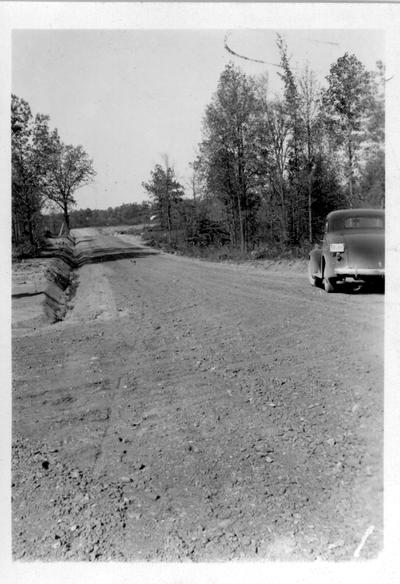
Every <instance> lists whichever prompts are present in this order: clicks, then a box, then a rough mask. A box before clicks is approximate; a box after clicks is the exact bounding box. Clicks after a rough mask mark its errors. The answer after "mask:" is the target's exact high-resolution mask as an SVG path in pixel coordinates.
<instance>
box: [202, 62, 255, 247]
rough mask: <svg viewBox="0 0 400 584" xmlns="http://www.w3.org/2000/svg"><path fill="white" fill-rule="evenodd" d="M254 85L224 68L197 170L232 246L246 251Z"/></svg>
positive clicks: (250, 201) (252, 169)
mask: <svg viewBox="0 0 400 584" xmlns="http://www.w3.org/2000/svg"><path fill="white" fill-rule="evenodd" d="M255 89H256V84H255V81H254V79H252V78H251V77H247V76H246V75H245V74H244V73H243V72H242V71H241V70H240V69H239V68H237V67H235V66H234V65H233V64H229V65H227V66H226V67H225V69H224V71H223V72H222V74H221V76H220V79H219V82H218V87H217V91H216V93H215V94H214V96H213V98H212V101H211V103H210V104H209V105H208V107H207V109H206V113H205V117H204V121H203V141H202V142H201V144H200V164H201V165H202V167H203V172H204V174H205V176H206V179H207V187H208V191H209V192H210V193H213V194H214V196H217V197H218V198H219V199H220V200H221V201H223V203H224V205H225V208H226V211H227V215H228V221H229V223H230V231H231V237H232V241H233V243H236V242H237V241H238V242H239V243H240V248H241V250H242V252H245V251H246V250H247V246H248V243H249V240H250V237H251V228H252V224H253V219H254V211H255V209H256V207H257V203H258V200H259V199H258V197H257V195H256V193H255V189H254V186H255V177H256V173H255V167H256V159H257V154H256V149H255V146H254V145H255V135H256V134H255V130H256V120H257V114H258V113H259V111H258V109H257V98H256V91H255Z"/></svg>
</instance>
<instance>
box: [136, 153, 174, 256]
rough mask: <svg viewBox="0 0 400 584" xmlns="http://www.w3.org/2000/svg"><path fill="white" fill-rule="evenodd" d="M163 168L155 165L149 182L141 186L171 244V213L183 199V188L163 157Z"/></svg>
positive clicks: (166, 159)
mask: <svg viewBox="0 0 400 584" xmlns="http://www.w3.org/2000/svg"><path fill="white" fill-rule="evenodd" d="M163 159H164V167H163V166H161V165H160V164H156V166H155V167H154V169H153V170H152V171H151V180H150V181H149V182H147V183H146V182H143V183H142V186H143V188H144V189H145V191H146V192H147V193H148V195H149V196H150V197H151V198H152V199H153V201H154V203H155V206H156V209H157V211H158V212H159V214H160V222H161V227H163V228H165V227H166V228H167V230H168V241H169V244H170V245H171V243H172V235H171V234H172V228H173V211H174V209H176V208H177V206H178V204H179V203H180V202H181V200H182V197H183V193H184V191H183V187H182V185H181V184H180V183H179V182H178V181H177V180H176V177H175V171H174V168H173V167H172V166H171V165H170V163H169V160H168V156H167V155H164V157H163Z"/></svg>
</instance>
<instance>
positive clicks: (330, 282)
mask: <svg viewBox="0 0 400 584" xmlns="http://www.w3.org/2000/svg"><path fill="white" fill-rule="evenodd" d="M335 283H336V281H335V278H326V277H325V278H324V280H323V284H324V290H325V292H328V294H331V293H332V292H335V291H336V286H335Z"/></svg>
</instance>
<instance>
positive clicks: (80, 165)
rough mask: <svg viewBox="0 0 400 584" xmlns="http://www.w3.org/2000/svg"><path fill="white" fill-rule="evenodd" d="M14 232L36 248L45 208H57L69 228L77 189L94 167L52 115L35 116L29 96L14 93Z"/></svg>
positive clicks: (16, 240) (89, 177) (16, 237)
mask: <svg viewBox="0 0 400 584" xmlns="http://www.w3.org/2000/svg"><path fill="white" fill-rule="evenodd" d="M11 165H12V189H11V194H12V237H13V242H14V243H16V244H18V243H21V242H24V241H27V242H28V244H29V245H30V246H31V248H33V249H35V248H37V247H38V245H39V243H40V238H41V236H42V231H43V210H44V209H45V208H46V207H47V208H53V209H57V208H58V209H59V210H60V212H61V213H62V216H63V220H64V222H65V225H66V228H67V229H69V226H70V217H69V215H70V210H71V207H72V206H73V205H75V204H76V201H75V197H74V194H75V192H76V190H77V189H78V188H80V187H82V186H84V185H87V184H89V183H90V182H91V181H92V180H93V178H94V176H95V174H96V173H95V171H94V168H93V162H92V160H90V158H89V157H88V155H87V154H86V152H85V151H84V149H83V147H82V146H73V145H70V144H65V143H64V142H63V141H62V140H61V138H60V135H59V133H58V131H57V129H51V128H50V126H49V116H46V115H43V114H37V115H36V116H33V114H32V111H31V108H30V106H29V104H28V102H27V101H25V100H24V99H21V98H19V97H17V96H16V95H12V96H11Z"/></svg>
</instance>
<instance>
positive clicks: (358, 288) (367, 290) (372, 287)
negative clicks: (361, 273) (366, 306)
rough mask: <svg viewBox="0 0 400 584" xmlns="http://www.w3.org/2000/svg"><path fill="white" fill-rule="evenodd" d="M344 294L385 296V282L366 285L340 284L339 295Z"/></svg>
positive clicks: (367, 283)
mask: <svg viewBox="0 0 400 584" xmlns="http://www.w3.org/2000/svg"><path fill="white" fill-rule="evenodd" d="M340 292H342V293H343V294H361V295H365V294H384V293H385V282H384V281H376V282H366V283H365V284H347V283H344V284H340V285H338V286H337V293H340Z"/></svg>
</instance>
